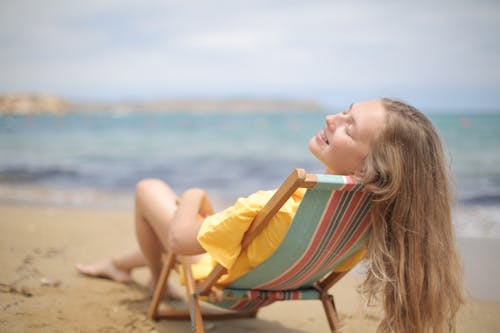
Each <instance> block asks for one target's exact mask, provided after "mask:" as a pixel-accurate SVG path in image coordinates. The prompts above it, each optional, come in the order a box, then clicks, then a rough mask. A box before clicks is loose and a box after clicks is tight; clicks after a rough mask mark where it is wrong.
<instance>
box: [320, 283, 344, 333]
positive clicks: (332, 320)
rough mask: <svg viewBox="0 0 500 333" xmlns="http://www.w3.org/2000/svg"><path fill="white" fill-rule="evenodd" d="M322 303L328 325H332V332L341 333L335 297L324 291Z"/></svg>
mask: <svg viewBox="0 0 500 333" xmlns="http://www.w3.org/2000/svg"><path fill="white" fill-rule="evenodd" d="M321 302H322V303H323V308H324V309H325V314H326V318H327V319H328V324H329V325H330V331H331V332H332V333H333V332H335V333H340V325H339V320H338V318H337V311H336V310H335V302H334V300H333V296H332V295H330V294H328V293H327V292H326V291H323V292H321Z"/></svg>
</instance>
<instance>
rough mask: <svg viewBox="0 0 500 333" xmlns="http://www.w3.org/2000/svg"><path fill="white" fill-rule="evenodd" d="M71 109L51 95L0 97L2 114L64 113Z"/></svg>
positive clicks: (6, 95)
mask: <svg viewBox="0 0 500 333" xmlns="http://www.w3.org/2000/svg"><path fill="white" fill-rule="evenodd" d="M69 108H70V105H69V103H67V102H66V101H64V100H62V99H60V98H58V97H55V96H51V95H39V94H5V95H0V113H9V114H19V115H23V114H31V113H64V112H66V111H68V110H69Z"/></svg>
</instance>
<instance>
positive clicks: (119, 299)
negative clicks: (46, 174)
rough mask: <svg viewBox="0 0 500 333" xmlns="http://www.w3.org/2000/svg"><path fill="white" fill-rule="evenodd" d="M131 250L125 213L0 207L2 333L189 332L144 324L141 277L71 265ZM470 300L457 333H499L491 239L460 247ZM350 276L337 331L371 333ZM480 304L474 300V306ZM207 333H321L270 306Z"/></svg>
mask: <svg viewBox="0 0 500 333" xmlns="http://www.w3.org/2000/svg"><path fill="white" fill-rule="evenodd" d="M135 244H136V241H135V238H134V233H133V217H132V212H131V211H129V210H123V211H106V210H83V209H67V208H54V207H45V206H21V205H6V206H0V264H1V269H0V310H1V311H0V331H1V332H174V333H175V332H190V324H189V322H188V321H165V320H163V321H159V322H154V321H150V320H148V319H147V318H146V311H147V308H148V305H149V301H150V295H149V292H148V290H147V288H145V287H144V286H145V285H146V283H147V280H148V272H147V271H146V270H145V269H139V270H137V271H135V272H134V275H133V277H134V282H133V283H132V284H129V285H123V284H119V283H114V282H111V281H109V280H105V279H93V278H87V277H84V276H82V275H80V274H78V273H77V272H76V270H75V268H74V265H75V263H76V262H83V263H88V262H93V261H95V260H97V259H101V258H106V257H109V256H112V255H115V254H119V253H121V252H122V251H125V250H127V249H130V248H131V247H132V246H134V245H135ZM459 248H460V251H461V253H462V257H463V259H464V266H465V269H466V282H467V288H468V290H469V293H470V295H472V296H471V297H469V299H468V302H467V305H466V306H465V307H464V308H463V309H461V310H460V312H459V315H458V320H457V324H458V332H499V331H500V316H499V315H500V295H499V294H500V288H499V283H498V281H500V274H499V268H498V265H497V262H498V261H497V260H496V258H495V255H496V253H498V252H499V249H500V242H499V241H498V240H484V239H473V238H471V239H464V240H460V242H459ZM360 282H361V277H360V276H359V275H357V274H355V273H351V274H349V275H348V276H347V277H346V278H344V279H343V280H342V281H341V282H339V283H338V284H337V285H336V286H335V287H334V288H333V291H332V292H333V294H334V296H335V299H336V303H337V307H338V311H339V314H340V319H341V321H342V324H343V327H344V332H374V331H375V329H376V325H377V322H378V321H379V319H380V307H372V308H368V309H365V310H364V311H362V307H361V305H360V304H361V302H360V297H359V295H358V294H357V292H356V286H357V285H359V283H360ZM478 297H479V298H482V300H480V299H478ZM206 328H207V330H208V331H209V332H250V331H252V332H327V331H328V324H327V321H326V319H325V316H324V313H323V309H322V306H321V304H320V302H318V301H296V302H277V303H274V304H272V305H270V306H268V307H266V308H263V309H262V310H261V311H260V312H259V314H258V317H257V319H245V320H230V321H206Z"/></svg>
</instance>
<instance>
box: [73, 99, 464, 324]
mask: <svg viewBox="0 0 500 333" xmlns="http://www.w3.org/2000/svg"><path fill="white" fill-rule="evenodd" d="M309 149H310V151H311V152H312V153H313V155H314V156H316V157H317V159H318V160H319V161H320V162H321V163H323V164H324V165H325V168H326V170H325V173H331V174H342V175H354V176H355V177H356V178H357V179H358V180H359V181H360V182H362V183H364V184H365V185H366V187H367V188H368V189H369V190H370V191H372V192H373V194H374V198H375V199H374V203H373V208H372V224H371V227H370V230H369V234H368V237H367V239H368V240H367V244H366V255H365V257H366V259H368V264H369V269H368V273H367V277H366V280H365V282H364V284H363V286H362V291H363V292H364V294H366V295H367V296H368V299H369V300H370V299H372V298H374V297H377V296H381V298H382V303H383V307H384V312H385V316H384V318H383V320H382V322H381V323H380V326H379V330H380V331H382V332H388V331H395V332H427V331H435V332H440V331H443V330H448V329H451V328H453V323H454V318H455V314H456V312H457V310H458V308H459V307H460V305H461V304H462V303H463V298H462V289H461V288H462V284H461V283H462V281H461V269H460V264H459V260H458V256H457V253H456V249H455V246H454V238H453V232H452V223H451V194H450V189H449V180H448V178H447V177H448V176H447V168H446V163H445V159H444V154H443V150H442V147H441V143H440V139H439V137H438V135H437V133H436V131H435V129H434V127H433V126H432V124H431V123H430V122H429V120H428V119H427V118H426V117H425V116H424V115H423V114H421V113H420V112H419V111H418V110H416V109H415V108H413V107H411V106H409V105H407V104H405V103H402V102H399V101H395V100H390V99H381V100H370V101H364V102H359V103H354V104H352V105H351V106H350V107H349V108H348V109H347V110H346V111H344V112H342V113H340V114H337V115H329V116H327V117H326V126H325V128H324V129H322V130H321V131H320V132H319V133H318V134H317V135H316V136H315V137H313V138H312V139H311V140H310V141H309ZM271 193H272V192H271ZM264 197H266V194H265V195H264ZM262 199H263V198H262V195H260V194H254V195H253V196H250V197H249V198H247V199H240V200H243V201H241V202H237V204H236V205H235V206H233V207H230V208H228V209H227V210H225V211H223V212H221V213H218V214H213V212H212V209H211V206H210V202H209V199H208V197H207V196H206V194H205V192H204V191H203V190H201V189H190V190H187V191H186V192H184V193H183V194H182V196H181V197H180V198H178V197H177V196H176V194H175V193H174V192H173V191H172V190H171V189H170V188H169V187H168V186H167V185H165V184H164V183H162V182H160V181H158V180H145V181H142V182H140V183H139V184H138V186H137V191H136V231H137V237H138V241H139V245H140V250H141V251H138V250H134V251H132V252H131V253H129V254H128V255H125V256H122V257H118V258H116V259H114V260H107V261H105V262H102V263H98V264H95V265H87V266H85V265H80V266H77V268H78V269H79V270H80V272H82V273H84V274H87V275H93V276H105V277H108V278H111V279H113V280H116V281H122V282H123V281H128V280H129V279H130V271H131V269H132V268H134V267H138V266H141V265H144V264H147V265H148V266H149V267H150V269H151V273H152V286H154V284H155V281H157V279H158V275H159V272H160V269H161V261H160V254H161V252H162V251H163V249H164V248H165V249H169V250H172V251H174V252H176V253H178V254H182V255H197V254H202V253H205V252H206V251H208V253H209V254H210V256H211V257H213V258H215V259H216V260H217V261H219V262H221V263H222V262H223V261H224V260H225V259H227V258H226V257H225V256H226V253H224V254H222V255H220V254H219V253H218V252H219V250H220V249H222V250H224V251H225V246H226V245H225V244H220V243H211V241H210V240H211V235H210V232H215V233H217V232H218V231H217V228H218V227H219V225H220V224H221V223H220V221H221V220H223V219H226V218H229V219H232V220H236V221H237V222H233V221H232V220H231V222H230V223H227V224H224V225H225V226H226V227H227V226H229V228H238V227H237V226H240V225H241V223H243V224H244V223H246V221H244V220H245V218H248V216H247V215H252V214H249V213H248V212H247V211H246V210H245V211H244V212H243V213H241V209H246V208H247V207H254V204H255V202H259V203H260V202H261V201H263V200H262ZM300 199H301V193H296V194H295V195H294V197H293V198H292V199H291V200H289V202H287V204H286V205H289V206H288V207H287V208H286V209H285V210H286V211H288V212H290V213H289V214H288V216H285V217H283V216H281V217H280V218H276V222H275V223H270V225H269V227H268V230H264V231H263V233H265V232H268V233H269V234H268V236H269V235H271V236H272V237H264V238H265V239H270V238H271V239H276V241H275V242H274V243H273V244H269V242H268V243H265V245H266V246H261V248H259V247H258V245H256V247H257V249H258V251H253V252H259V251H264V252H266V251H265V250H264V247H265V248H267V249H268V250H267V252H266V253H265V254H264V255H260V256H259V257H258V258H256V259H255V260H254V264H258V263H259V262H261V261H263V260H265V258H267V257H268V256H270V255H271V254H272V252H273V251H274V250H275V249H276V248H277V246H278V245H279V243H280V242H281V241H282V240H283V238H284V236H285V234H286V229H287V226H288V225H289V223H290V221H291V218H292V217H293V213H294V212H295V209H296V207H297V206H298V203H299V202H300ZM257 206H258V205H257ZM242 207H243V208H242ZM212 214H213V215H212ZM285 215H286V214H285ZM200 216H201V221H200ZM235 216H236V217H235ZM248 219H250V220H251V216H250V218H248ZM240 222H241V223H240ZM214 230H215V231H214ZM230 232H232V230H230ZM255 242H256V244H259V242H258V239H256V241H255ZM363 254H364V252H363ZM359 259H361V258H360V253H358V254H357V257H356V258H354V260H351V266H352V265H354V264H355V263H356V262H357V261H358V260H359ZM249 260H250V259H249ZM251 260H253V259H251ZM229 262H230V263H229V264H228V265H229V267H227V266H226V267H227V268H229V271H230V272H231V269H232V267H233V265H234V267H238V269H235V270H238V271H237V272H236V274H235V278H237V276H239V275H240V274H241V273H242V272H241V271H243V273H244V271H245V270H249V269H251V267H243V268H242V267H241V265H240V264H239V263H238V262H234V261H232V262H231V260H229ZM226 282H228V281H226Z"/></svg>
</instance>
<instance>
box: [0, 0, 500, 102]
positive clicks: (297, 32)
mask: <svg viewBox="0 0 500 333" xmlns="http://www.w3.org/2000/svg"><path fill="white" fill-rule="evenodd" d="M499 30H500V4H498V3H496V2H493V1H472V0H470V1H465V0H463V1H439V2H430V1H423V2H418V3H413V4H408V3H401V2H397V1H388V0H387V1H378V2H371V1H361V2H355V3H353V2H351V1H338V2H337V1H336V2H331V1H307V2H305V1H304V2H298V1H286V2H284V1H253V2H239V1H211V2H198V1H148V2H140V1H97V0H90V1H85V2H67V1H56V0H52V1H50V0H49V1H45V2H43V3H40V2H37V1H34V0H31V1H30V0H24V1H15V2H14V1H11V2H2V3H0V43H2V45H3V48H2V52H1V53H0V70H1V72H2V76H1V78H0V89H2V90H45V91H46V90H51V91H53V92H55V93H62V94H65V95H70V96H80V97H99V98H109V99H117V98H118V99H119V98H125V97H137V98H141V97H150V96H167V97H175V96H179V95H191V96H196V95H205V96H215V97H217V96H230V95H245V94H247V95H255V96H295V97H298V98H300V97H311V98H318V99H321V100H322V101H325V102H327V103H328V102H331V101H330V100H329V99H331V98H332V97H331V96H332V95H349V96H351V95H356V91H357V92H359V93H358V94H359V95H363V96H364V95H371V94H373V95H377V94H380V93H388V94H391V95H394V94H398V95H403V96H408V97H409V98H410V99H412V98H413V97H415V96H417V95H418V96H421V95H425V93H424V92H425V91H426V89H427V91H428V96H431V98H430V102H429V103H430V104H434V105H443V104H446V103H448V104H449V105H453V104H454V103H455V104H457V103H463V102H466V103H469V104H470V105H475V103H476V102H477V100H488V101H489V102H488V103H490V104H491V101H495V102H496V103H497V102H500V100H499V99H500V97H498V98H496V97H494V96H493V97H491V96H490V93H489V92H490V91H494V90H495V89H496V88H498V90H500V46H499V44H498V37H497V33H496V31H499ZM481 88H482V90H483V91H484V94H483V95H481V94H480V93H479V94H477V96H479V97H474V98H471V99H470V100H468V101H467V98H466V97H467V92H468V91H471V90H476V91H481ZM417 91H418V93H417ZM454 91H456V95H458V96H459V97H457V100H456V101H454V100H450V99H451V98H450V96H453V92H454ZM339 92H342V93H341V94H340V93H339ZM444 96H446V97H444ZM349 98H350V97H349ZM457 101H459V102H457ZM497 104H498V103H497Z"/></svg>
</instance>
